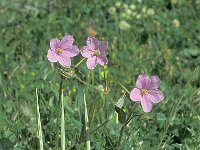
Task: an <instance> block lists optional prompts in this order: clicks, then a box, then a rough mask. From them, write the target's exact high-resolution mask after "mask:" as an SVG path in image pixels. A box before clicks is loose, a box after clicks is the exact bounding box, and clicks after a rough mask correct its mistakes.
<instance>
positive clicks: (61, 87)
mask: <svg viewBox="0 0 200 150" xmlns="http://www.w3.org/2000/svg"><path fill="white" fill-rule="evenodd" d="M63 79H64V76H63V75H62V74H61V75H60V87H59V91H58V92H59V93H58V102H57V106H58V107H59V109H58V111H57V114H56V115H57V118H59V117H58V116H59V114H60V108H61V107H60V106H61V97H62V89H63ZM56 137H57V145H56V149H59V148H58V145H59V144H58V143H59V130H58V132H57V134H56Z"/></svg>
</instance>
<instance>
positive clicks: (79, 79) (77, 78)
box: [74, 76, 103, 92]
mask: <svg viewBox="0 0 200 150" xmlns="http://www.w3.org/2000/svg"><path fill="white" fill-rule="evenodd" d="M74 78H75V79H76V80H78V81H79V82H81V83H83V84H85V85H87V86H89V87H91V88H94V89H96V90H98V91H100V92H103V91H102V90H100V89H98V88H96V87H95V86H92V85H91V84H89V83H87V82H85V81H83V80H82V79H81V78H79V77H78V76H74Z"/></svg>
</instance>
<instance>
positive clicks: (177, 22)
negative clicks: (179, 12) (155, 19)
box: [172, 19, 180, 28]
mask: <svg viewBox="0 0 200 150" xmlns="http://www.w3.org/2000/svg"><path fill="white" fill-rule="evenodd" d="M172 25H173V26H174V27H175V28H178V27H179V26H180V21H179V20H178V19H174V20H173V21H172Z"/></svg>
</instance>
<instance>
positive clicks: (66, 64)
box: [58, 55, 71, 67]
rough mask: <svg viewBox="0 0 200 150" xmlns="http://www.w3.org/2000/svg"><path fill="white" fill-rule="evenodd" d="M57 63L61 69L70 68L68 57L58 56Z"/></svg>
mask: <svg viewBox="0 0 200 150" xmlns="http://www.w3.org/2000/svg"><path fill="white" fill-rule="evenodd" d="M58 61H59V63H60V64H61V65H62V66H63V67H70V66H71V59H70V58H69V57H63V56H62V55H60V56H59V60H58Z"/></svg>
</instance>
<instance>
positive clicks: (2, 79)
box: [0, 0, 200, 150]
mask: <svg viewBox="0 0 200 150" xmlns="http://www.w3.org/2000/svg"><path fill="white" fill-rule="evenodd" d="M117 2H120V4H121V5H120V6H119V5H118V4H119V3H117ZM132 4H134V5H135V6H136V8H135V9H134V6H133V5H132ZM150 8H151V9H150ZM152 9H153V10H152ZM199 14H200V2H199V0H191V1H188V0H178V2H176V0H171V1H170V0H152V1H148V0H145V1H144V0H143V1H142V0H141V1H139V0H138V1H133V2H132V1H131V0H126V1H123V2H122V1H106V0H103V1H102V0H95V1H86V0H79V1H76V0H68V1H64V0H63V1H61V0H58V1H52V0H50V1H47V0H44V1H39V0H35V1H28V2H27V1H25V0H17V1H6V0H1V1H0V70H1V72H0V73H1V75H0V149H3V150H8V149H13V148H15V149H39V145H40V143H39V142H40V141H39V138H38V126H37V124H38V122H37V121H38V120H37V119H38V116H37V114H38V112H37V101H36V93H35V89H36V88H38V98H39V106H40V117H41V125H42V131H43V144H44V149H60V148H61V133H60V129H61V126H60V125H61V102H60V101H59V100H58V99H59V93H58V91H59V85H60V73H59V70H58V67H60V66H59V65H58V64H51V63H50V62H48V60H47V50H48V48H49V40H50V39H51V38H54V37H59V38H60V37H62V36H64V35H65V34H72V35H74V38H75V43H76V44H77V45H78V46H79V48H81V47H82V46H84V45H85V41H86V39H87V37H88V36H89V35H91V34H94V31H96V37H97V38H99V39H103V40H106V41H108V42H109V50H108V57H109V63H108V66H107V69H105V68H104V69H103V68H102V67H100V66H98V67H97V68H96V69H95V70H93V71H89V70H88V69H87V68H86V65H85V61H84V62H83V63H82V64H81V65H80V66H79V67H78V68H77V69H76V70H75V71H76V72H75V73H76V74H77V75H78V76H79V77H80V78H81V79H84V80H85V81H87V83H90V84H92V85H93V86H95V87H100V86H101V85H103V86H104V87H105V82H107V84H108V87H109V92H108V94H105V93H104V92H99V91H98V90H96V89H94V88H91V87H89V86H86V85H83V84H82V83H80V82H78V81H77V80H76V79H72V78H68V79H67V78H66V79H65V80H64V81H63V89H64V97H63V99H64V108H65V118H64V119H65V124H64V125H63V124H62V125H63V126H64V127H65V144H66V148H67V149H78V150H79V149H80V150H81V149H84V147H86V142H85V141H86V140H87V141H88V140H90V144H91V149H116V146H117V142H118V140H119V135H120V129H121V126H122V125H121V123H120V122H123V117H122V119H119V121H120V122H118V121H117V120H116V113H115V104H116V103H117V101H118V99H120V98H121V97H122V95H123V93H124V90H125V89H124V88H123V87H125V88H126V89H127V90H129V91H130V90H131V89H132V88H133V87H134V85H135V80H136V79H137V77H138V75H139V74H141V73H145V74H148V75H154V74H156V75H158V76H159V77H160V79H161V81H162V82H161V89H162V91H163V92H164V94H165V100H164V101H163V102H162V103H159V104H157V105H156V106H154V108H153V111H152V112H151V113H144V112H143V111H142V108H141V106H140V105H139V104H136V106H135V107H134V102H131V101H130V99H129V95H128V94H126V97H125V104H124V110H125V112H126V113H125V115H126V116H128V115H129V114H130V113H131V112H132V111H134V114H139V116H136V117H134V118H133V120H132V121H131V122H130V123H129V124H128V126H127V127H126V128H125V129H124V134H123V136H122V141H121V149H124V150H126V149H127V150H129V149H152V150H154V149H170V150H174V149H200V134H199V133H200V109H199V108H200V90H199V87H200V16H199ZM122 21H125V22H126V23H128V24H127V25H123V22H122ZM81 58H82V57H81V55H79V56H78V57H76V58H75V59H73V64H76V63H78V62H79V61H80V60H81ZM104 72H105V73H106V74H107V76H106V78H104V75H103V74H104ZM83 95H85V98H84V96H83ZM85 102H86V104H87V106H85ZM85 110H87V113H88V121H89V122H88V123H86V122H85V120H87V119H86V118H87V117H86V116H85V112H86V111H85ZM119 115H120V116H121V114H119ZM62 121H63V119H62ZM101 124H103V125H104V126H103V127H100V128H99V129H97V130H95V129H96V128H97V127H98V126H99V125H101ZM63 126H62V127H63ZM86 126H87V127H89V131H85V128H86ZM62 129H63V128H62ZM88 138H89V139H88ZM62 139H63V134H62ZM62 143H63V142H62Z"/></svg>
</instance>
